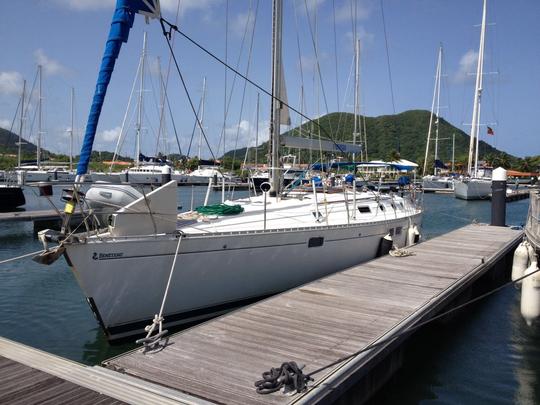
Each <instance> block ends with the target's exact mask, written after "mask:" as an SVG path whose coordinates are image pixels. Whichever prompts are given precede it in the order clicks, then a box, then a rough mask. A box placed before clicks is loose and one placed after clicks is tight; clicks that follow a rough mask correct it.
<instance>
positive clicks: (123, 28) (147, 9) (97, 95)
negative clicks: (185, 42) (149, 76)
mask: <svg viewBox="0 0 540 405" xmlns="http://www.w3.org/2000/svg"><path fill="white" fill-rule="evenodd" d="M136 13H140V14H143V15H145V16H146V17H158V16H159V1H158V0H117V1H116V9H115V11H114V15H113V19H112V22H111V29H110V31H109V38H107V44H106V45H105V52H104V54H103V58H102V60H101V67H100V68H99V74H98V79H97V84H96V90H95V92H94V98H93V100H92V106H91V107H90V115H89V116H88V122H87V124H86V132H85V134H84V141H83V145H82V148H81V157H80V159H79V164H78V166H77V175H78V176H80V175H83V174H86V173H87V171H88V163H89V162H90V155H91V154H92V146H93V144H94V138H95V137H96V130H97V126H98V122H99V116H100V115H101V108H102V107H103V101H104V100H105V94H106V93H107V87H108V86H109V82H110V81H111V75H112V72H113V70H114V64H115V63H116V59H117V58H118V54H119V53H120V48H121V47H122V42H127V40H128V36H129V30H130V29H131V27H132V26H133V21H134V19H135V14H136Z"/></svg>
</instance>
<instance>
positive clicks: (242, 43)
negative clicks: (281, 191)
mask: <svg viewBox="0 0 540 405" xmlns="http://www.w3.org/2000/svg"><path fill="white" fill-rule="evenodd" d="M227 4H228V3H227ZM247 33H248V25H247V24H246V25H245V26H244V32H243V33H242V40H241V42H240V52H239V54H238V58H237V60H236V70H240V63H241V60H242V55H243V53H244V46H245V42H246V38H247ZM225 61H226V59H225ZM227 69H229V65H228V64H225V70H227ZM232 71H233V73H235V74H234V76H233V80H232V84H231V90H230V92H229V94H228V98H227V87H226V86H225V100H226V104H225V107H226V108H225V116H224V120H223V127H222V128H221V134H220V136H219V142H218V151H219V148H220V147H221V142H222V141H225V139H224V138H225V130H226V129H227V118H228V117H229V109H230V106H231V101H232V96H233V93H234V89H235V88H236V79H237V78H238V73H237V72H236V71H235V70H234V69H232ZM225 147H226V145H225V143H224V144H223V155H225V152H226V150H225Z"/></svg>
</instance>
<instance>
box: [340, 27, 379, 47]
mask: <svg viewBox="0 0 540 405" xmlns="http://www.w3.org/2000/svg"><path fill="white" fill-rule="evenodd" d="M356 35H357V36H358V39H359V40H360V46H362V44H367V43H372V42H373V40H374V39H375V35H374V34H373V33H371V32H368V31H367V30H366V29H365V28H364V27H363V26H360V27H358V28H357V31H356ZM345 38H347V40H348V41H349V42H350V44H351V49H353V33H352V32H351V31H349V32H347V33H346V34H345Z"/></svg>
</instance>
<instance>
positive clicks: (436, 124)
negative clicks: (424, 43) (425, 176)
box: [433, 45, 442, 175]
mask: <svg viewBox="0 0 540 405" xmlns="http://www.w3.org/2000/svg"><path fill="white" fill-rule="evenodd" d="M441 70H442V45H440V47H439V61H438V63H437V78H438V79H437V109H436V112H435V159H434V160H435V164H434V167H433V174H434V175H437V163H436V162H437V160H439V112H440V106H441V104H440V102H441V73H442V72H441Z"/></svg>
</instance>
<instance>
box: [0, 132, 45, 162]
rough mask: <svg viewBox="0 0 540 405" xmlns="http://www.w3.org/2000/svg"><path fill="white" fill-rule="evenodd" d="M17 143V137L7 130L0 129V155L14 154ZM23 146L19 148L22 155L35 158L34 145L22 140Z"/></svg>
mask: <svg viewBox="0 0 540 405" xmlns="http://www.w3.org/2000/svg"><path fill="white" fill-rule="evenodd" d="M17 142H19V135H17V134H15V133H13V132H10V131H9V130H7V129H4V128H0V153H2V154H15V153H17ZM23 142H24V143H23V145H22V147H21V151H22V154H23V155H24V156H26V155H33V156H34V157H35V156H36V149H37V147H36V145H34V144H33V143H31V142H28V141H26V140H25V139H23Z"/></svg>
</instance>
